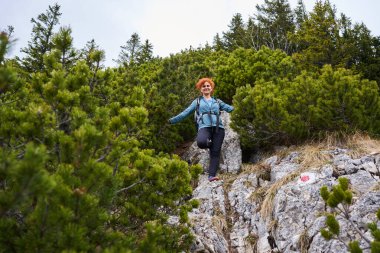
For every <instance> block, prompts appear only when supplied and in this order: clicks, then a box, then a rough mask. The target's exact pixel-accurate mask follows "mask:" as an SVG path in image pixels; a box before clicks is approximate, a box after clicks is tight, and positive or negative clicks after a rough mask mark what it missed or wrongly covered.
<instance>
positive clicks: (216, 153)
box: [169, 78, 234, 182]
mask: <svg viewBox="0 0 380 253" xmlns="http://www.w3.org/2000/svg"><path fill="white" fill-rule="evenodd" d="M195 88H196V89H198V90H200V92H201V93H202V95H201V96H200V97H199V98H196V99H194V101H193V102H192V103H191V104H190V106H189V107H187V108H186V109H185V110H184V111H183V112H181V113H180V114H178V115H177V116H175V117H173V118H170V119H169V123H170V124H176V123H178V122H180V121H182V120H183V119H185V118H186V117H187V116H189V115H190V114H192V113H193V112H194V111H196V112H197V115H198V116H197V117H196V124H197V126H198V134H197V145H198V147H199V148H201V149H207V148H208V149H209V150H210V164H209V168H208V180H209V181H210V182H212V181H215V180H219V178H218V177H217V176H216V172H217V170H218V167H219V160H220V151H221V149H222V144H223V140H224V126H223V123H222V120H221V119H220V111H226V112H232V111H233V109H234V107H233V106H231V105H228V104H226V103H224V102H223V101H221V100H219V99H216V98H214V97H212V94H213V93H214V89H215V84H214V82H213V81H212V80H211V79H210V78H201V79H199V81H198V82H197V84H196V85H195Z"/></svg>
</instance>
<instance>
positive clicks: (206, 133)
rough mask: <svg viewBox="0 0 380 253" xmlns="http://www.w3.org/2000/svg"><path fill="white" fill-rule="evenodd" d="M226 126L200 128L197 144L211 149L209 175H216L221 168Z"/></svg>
mask: <svg viewBox="0 0 380 253" xmlns="http://www.w3.org/2000/svg"><path fill="white" fill-rule="evenodd" d="M224 134H225V133H224V128H221V127H219V129H218V131H216V127H204V128H201V129H199V130H198V135H197V145H198V147H199V148H201V149H207V148H208V149H210V165H209V168H208V175H209V176H212V177H215V176H216V172H217V171H218V168H219V161H220V151H221V149H222V144H223V140H224Z"/></svg>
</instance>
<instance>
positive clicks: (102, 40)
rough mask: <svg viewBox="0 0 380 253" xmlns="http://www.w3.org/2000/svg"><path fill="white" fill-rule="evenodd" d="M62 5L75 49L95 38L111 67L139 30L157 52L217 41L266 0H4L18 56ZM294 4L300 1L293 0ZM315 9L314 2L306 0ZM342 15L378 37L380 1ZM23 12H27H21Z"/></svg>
mask: <svg viewBox="0 0 380 253" xmlns="http://www.w3.org/2000/svg"><path fill="white" fill-rule="evenodd" d="M57 1H58V3H59V4H60V5H61V11H62V13H63V14H62V16H61V25H66V26H67V25H70V27H71V28H72V30H73V34H72V35H73V37H74V43H75V47H76V48H83V47H84V45H85V43H86V42H87V41H89V40H91V39H95V41H96V43H97V44H98V45H99V46H100V47H101V48H102V49H104V50H105V52H106V57H107V61H106V65H107V66H112V65H114V63H113V62H112V59H115V58H117V56H118V54H119V52H120V46H122V45H125V43H126V41H127V40H129V39H130V37H131V35H132V34H133V33H134V32H136V33H138V34H139V35H140V37H141V39H142V40H145V39H149V41H150V42H151V43H152V44H153V47H154V48H153V50H154V54H155V55H160V56H168V55H169V54H170V53H177V52H179V51H181V50H183V49H187V48H189V47H190V45H191V46H192V47H194V48H196V47H198V46H200V45H202V46H204V45H205V43H206V42H208V43H210V44H211V43H212V42H213V38H214V36H215V35H216V34H217V33H219V34H220V33H222V32H225V31H227V30H228V25H229V23H230V22H231V19H232V17H233V15H234V14H236V13H240V14H242V16H243V19H244V21H247V19H248V17H249V16H253V15H254V14H255V12H256V5H257V4H262V3H264V0H108V1H101V0H96V1H94V0H80V1H77V0H38V1H30V0H12V1H10V0H0V6H1V8H0V29H4V28H6V26H7V25H13V26H14V27H15V36H16V37H17V38H19V40H18V42H17V44H16V47H15V48H14V50H13V51H14V52H13V53H14V54H17V53H18V51H19V49H20V48H21V47H25V46H27V41H28V40H30V34H31V31H32V24H31V23H30V19H31V18H36V17H37V15H38V14H40V13H44V12H45V11H46V9H47V8H48V6H49V5H53V4H54V3H55V2H57ZM289 2H290V4H291V7H292V8H294V7H295V6H296V4H297V2H298V0H289ZM304 2H305V4H306V7H307V9H308V10H309V11H310V10H311V9H312V7H313V6H314V3H315V0H314V1H309V0H304ZM330 2H331V3H332V4H335V5H336V7H337V10H338V13H340V12H343V13H345V14H346V15H347V16H348V17H352V20H353V22H361V21H363V22H364V23H365V24H366V25H367V26H368V28H369V29H370V30H371V31H372V34H374V35H377V36H379V35H380V31H379V25H378V24H379V23H380V16H379V15H378V14H377V11H378V10H379V9H380V1H374V0H361V1H359V2H358V1H357V0H330ZM21 10H22V11H21Z"/></svg>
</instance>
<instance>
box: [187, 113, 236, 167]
mask: <svg viewBox="0 0 380 253" xmlns="http://www.w3.org/2000/svg"><path fill="white" fill-rule="evenodd" d="M220 117H221V120H222V122H223V125H224V129H225V133H226V135H225V137H224V142H223V146H222V151H221V157H220V172H227V173H237V172H238V171H239V170H240V166H241V163H242V151H241V148H240V140H239V136H238V134H237V133H236V132H235V131H234V130H233V129H231V127H230V122H231V120H230V115H229V114H228V113H226V112H222V113H221V116H220ZM182 158H183V159H184V160H186V161H189V162H190V163H192V164H195V163H199V164H201V165H202V166H203V168H205V170H207V168H208V163H209V153H208V150H205V149H200V148H198V146H197V143H196V142H193V144H192V145H191V146H190V148H189V149H188V150H187V151H186V152H185V153H184V155H183V156H182Z"/></svg>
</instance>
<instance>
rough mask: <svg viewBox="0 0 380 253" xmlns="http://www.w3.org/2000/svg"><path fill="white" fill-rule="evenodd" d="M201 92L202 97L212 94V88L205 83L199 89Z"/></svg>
mask: <svg viewBox="0 0 380 253" xmlns="http://www.w3.org/2000/svg"><path fill="white" fill-rule="evenodd" d="M201 92H202V94H203V95H210V94H211V92H212V86H211V84H210V83H209V82H205V83H204V84H203V85H202V87H201Z"/></svg>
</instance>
